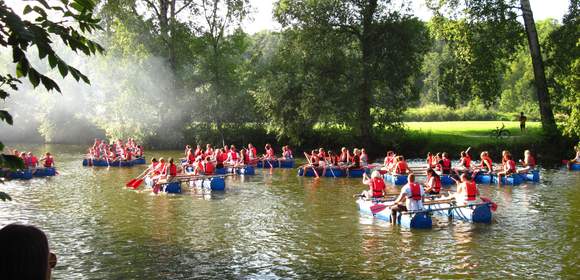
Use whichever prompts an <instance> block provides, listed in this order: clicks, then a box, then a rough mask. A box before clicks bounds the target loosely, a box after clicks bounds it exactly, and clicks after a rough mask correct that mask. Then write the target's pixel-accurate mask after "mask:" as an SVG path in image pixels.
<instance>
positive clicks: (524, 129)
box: [520, 112, 528, 132]
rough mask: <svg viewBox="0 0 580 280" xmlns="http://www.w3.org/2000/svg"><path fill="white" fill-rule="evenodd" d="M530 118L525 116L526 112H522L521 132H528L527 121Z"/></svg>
mask: <svg viewBox="0 0 580 280" xmlns="http://www.w3.org/2000/svg"><path fill="white" fill-rule="evenodd" d="M527 120H528V118H527V117H526V116H525V115H524V112H520V130H521V131H522V132H526V121H527Z"/></svg>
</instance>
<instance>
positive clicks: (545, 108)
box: [520, 0, 556, 133]
mask: <svg viewBox="0 0 580 280" xmlns="http://www.w3.org/2000/svg"><path fill="white" fill-rule="evenodd" d="M520 5H521V9H522V12H523V17H524V25H525V27H526V35H527V36H528V45H529V48H530V55H531V57H532V66H533V67H534V81H535V84H536V94H537V96H538V103H539V105H540V115H541V117H542V127H543V128H544V131H547V132H549V133H552V132H554V131H555V130H556V121H555V120H554V113H553V112H552V104H551V103H550V95H548V86H547V83H546V74H545V72H544V62H543V60H542V54H541V51H540V43H539V40H538V32H537V31H536V23H535V22H534V14H533V13H532V7H531V6H530V1H529V0H520Z"/></svg>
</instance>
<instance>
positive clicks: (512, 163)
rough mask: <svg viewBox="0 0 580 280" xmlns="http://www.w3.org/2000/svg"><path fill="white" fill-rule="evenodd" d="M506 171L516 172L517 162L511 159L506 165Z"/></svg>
mask: <svg viewBox="0 0 580 280" xmlns="http://www.w3.org/2000/svg"><path fill="white" fill-rule="evenodd" d="M504 169H505V170H506V171H510V172H516V162H515V161H513V160H511V159H510V160H508V161H506V163H505V165H504Z"/></svg>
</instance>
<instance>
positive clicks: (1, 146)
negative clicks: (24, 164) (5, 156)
mask: <svg viewBox="0 0 580 280" xmlns="http://www.w3.org/2000/svg"><path fill="white" fill-rule="evenodd" d="M1 151H4V143H2V142H0V152H1Z"/></svg>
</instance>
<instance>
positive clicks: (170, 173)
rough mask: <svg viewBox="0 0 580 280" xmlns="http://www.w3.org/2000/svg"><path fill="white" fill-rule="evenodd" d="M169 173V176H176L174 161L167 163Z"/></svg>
mask: <svg viewBox="0 0 580 280" xmlns="http://www.w3.org/2000/svg"><path fill="white" fill-rule="evenodd" d="M169 175H170V176H171V177H175V176H177V166H175V164H174V163H171V164H170V165H169Z"/></svg>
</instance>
